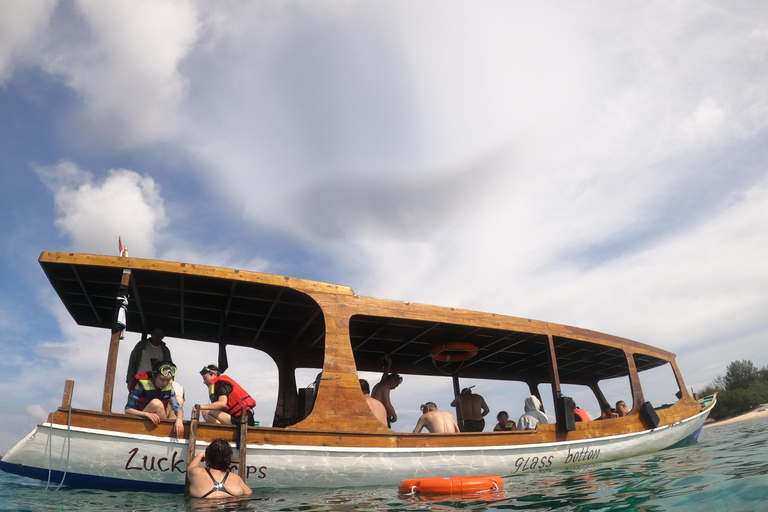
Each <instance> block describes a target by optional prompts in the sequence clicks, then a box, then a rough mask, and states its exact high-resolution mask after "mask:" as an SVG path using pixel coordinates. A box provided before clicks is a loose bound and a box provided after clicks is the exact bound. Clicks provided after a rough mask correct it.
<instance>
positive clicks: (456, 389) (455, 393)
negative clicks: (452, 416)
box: [451, 374, 464, 432]
mask: <svg viewBox="0 0 768 512" xmlns="http://www.w3.org/2000/svg"><path fill="white" fill-rule="evenodd" d="M451 377H452V378H453V396H454V399H455V400H456V423H457V424H458V425H459V427H460V428H459V430H461V431H462V432H464V416H463V415H462V414H461V406H460V405H459V399H458V396H459V393H460V391H461V390H460V389H459V376H458V375H455V374H454V375H451Z"/></svg>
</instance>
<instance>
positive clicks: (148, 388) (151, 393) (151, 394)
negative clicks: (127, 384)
mask: <svg viewBox="0 0 768 512" xmlns="http://www.w3.org/2000/svg"><path fill="white" fill-rule="evenodd" d="M152 377H153V374H152V372H143V373H138V374H136V377H135V378H136V381H137V382H138V383H139V387H140V388H141V393H140V394H139V405H138V406H137V407H136V409H138V410H140V411H143V410H144V408H145V407H146V406H147V405H149V402H151V401H152V400H153V399H154V398H157V399H158V400H160V401H161V402H163V407H167V406H168V401H169V400H170V399H171V394H172V393H173V380H171V381H170V382H169V383H168V385H167V386H166V387H164V388H163V389H157V386H155V383H154V381H153V380H152Z"/></svg>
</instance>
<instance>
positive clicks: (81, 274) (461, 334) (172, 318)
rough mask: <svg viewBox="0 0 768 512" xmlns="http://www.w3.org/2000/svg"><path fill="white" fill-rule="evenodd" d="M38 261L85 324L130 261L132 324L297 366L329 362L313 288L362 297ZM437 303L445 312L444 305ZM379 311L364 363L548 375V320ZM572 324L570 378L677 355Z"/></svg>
mask: <svg viewBox="0 0 768 512" xmlns="http://www.w3.org/2000/svg"><path fill="white" fill-rule="evenodd" d="M40 264H41V266H42V267H43V270H44V271H45V273H46V275H47V276H48V279H49V280H50V282H51V285H52V286H53V288H54V290H56V293H57V294H58V295H59V297H60V298H61V300H62V302H63V303H64V305H65V307H66V308H67V310H68V311H69V313H70V314H71V315H72V318H73V319H74V320H75V322H77V323H78V324H79V325H85V326H93V327H101V328H106V329H111V328H112V326H113V321H114V315H115V306H116V296H117V292H118V288H119V284H120V280H121V276H122V274H123V269H130V270H131V281H130V286H129V291H130V300H129V303H128V308H127V325H126V329H127V330H128V331H131V332H149V331H151V330H152V328H154V327H156V326H159V327H161V328H163V330H164V331H165V333H166V336H170V337H176V338H184V339H190V340H196V341H201V342H213V343H226V344H229V345H239V346H245V347H253V348H256V349H258V350H262V351H264V352H266V353H268V354H270V355H271V356H272V357H283V356H284V355H285V354H286V353H290V354H291V357H292V359H293V360H294V363H295V364H296V366H297V367H314V368H319V367H322V365H323V357H324V347H325V332H326V329H325V319H324V315H323V312H322V310H321V308H320V306H319V305H318V303H317V302H316V301H315V300H314V299H313V298H312V297H311V296H310V295H309V294H317V293H325V294H335V295H339V296H348V297H350V298H353V297H355V296H354V292H353V291H352V289H351V288H349V287H345V286H338V285H332V284H327V283H319V282H314V281H307V280H301V279H294V278H288V277H282V276H274V275H270V274H261V273H257V272H247V271H238V270H232V269H224V268H219V267H208V266H201V265H189V264H184V263H172V262H164V261H157V260H145V259H138V258H118V257H110V256H95V255H85V254H73V253H50V252H44V253H42V254H41V255H40ZM367 300H369V301H377V300H378V299H367ZM382 302H385V301H382ZM386 302H388V303H389V302H391V301H386ZM374 304H375V302H374ZM424 307H425V308H426V307H427V306H424ZM434 308H435V310H436V311H440V312H442V315H441V316H442V317H444V316H445V311H446V308H437V307H434ZM371 309H372V312H373V314H353V315H352V317H351V319H350V323H349V325H350V328H349V330H350V342H351V346H352V350H353V354H354V356H355V360H356V363H357V367H358V369H359V370H367V371H380V370H381V361H380V360H381V357H382V355H384V354H389V355H391V357H392V359H393V363H394V364H393V366H394V368H395V370H396V371H398V372H400V373H405V374H420V375H447V374H452V373H455V372H458V374H459V375H461V376H462V377H474V378H486V379H496V380H523V381H529V380H532V381H538V382H546V381H549V380H550V376H549V368H548V362H547V361H548V335H547V333H545V332H544V331H543V330H542V329H541V328H540V327H541V326H543V325H549V324H542V323H534V324H532V327H533V328H531V329H524V330H523V329H511V328H510V329H506V328H494V327H487V326H482V325H470V324H468V323H467V322H458V321H457V322H455V323H454V322H446V321H445V320H443V319H441V320H439V321H437V320H436V321H429V320H423V319H419V320H416V319H410V318H401V317H398V318H394V317H390V316H380V315H378V314H376V311H375V308H371ZM383 309H386V308H383ZM530 322H533V321H530ZM536 326H539V327H538V328H536ZM561 327H562V326H561ZM571 331H573V332H577V333H579V334H578V335H572V336H568V335H562V334H558V333H555V334H553V341H554V345H555V352H556V354H557V360H558V367H559V374H560V380H561V382H564V383H569V382H572V383H586V382H591V381H593V380H598V381H599V380H602V379H606V378H613V377H619V376H625V375H627V374H628V367H627V362H626V355H625V353H624V350H623V347H624V345H627V346H631V347H633V348H634V349H635V350H634V351H635V352H637V350H636V349H638V348H639V349H640V350H639V352H640V353H637V354H636V355H635V363H636V365H637V367H638V370H643V369H648V368H653V367H656V366H660V365H662V364H664V363H666V362H667V360H668V359H671V358H673V357H674V355H673V354H670V353H668V352H665V351H662V350H658V349H654V348H653V347H650V346H647V345H642V344H639V343H636V342H632V341H630V340H622V339H620V338H615V337H610V336H607V335H603V336H604V337H605V339H606V340H608V341H607V342H605V343H603V342H601V340H599V339H590V338H591V336H589V335H588V334H584V333H589V332H590V331H583V330H578V329H575V328H567V329H563V332H571ZM594 334H598V333H594ZM446 342H466V343H472V344H473V345H475V346H477V347H478V353H477V355H476V356H474V357H473V358H471V359H470V360H467V361H463V362H461V363H438V362H436V361H434V360H433V359H432V358H431V357H430V350H431V348H432V347H433V346H434V345H436V344H441V343H446Z"/></svg>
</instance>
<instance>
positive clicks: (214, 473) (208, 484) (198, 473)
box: [187, 439, 253, 498]
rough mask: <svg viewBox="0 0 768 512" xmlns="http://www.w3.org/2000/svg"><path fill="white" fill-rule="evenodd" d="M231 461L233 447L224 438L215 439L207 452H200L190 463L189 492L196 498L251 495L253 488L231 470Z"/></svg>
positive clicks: (188, 469)
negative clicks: (203, 463) (202, 465)
mask: <svg viewBox="0 0 768 512" xmlns="http://www.w3.org/2000/svg"><path fill="white" fill-rule="evenodd" d="M201 462H205V468H203V467H201V466H200V463H201ZM231 463H232V447H231V446H229V443H228V442H226V441H224V440H223V439H215V440H214V441H213V442H212V443H211V444H209V445H208V448H206V449H205V453H203V452H200V453H198V454H197V455H195V458H194V459H192V462H190V463H189V467H188V468H187V477H188V478H189V494H190V495H191V496H193V497H195V498H225V497H227V496H248V495H250V494H251V493H252V492H253V491H252V490H251V488H250V487H248V486H247V485H246V484H245V482H243V479H242V478H240V476H239V475H238V474H237V473H231V472H230V471H229V466H230V464H231ZM206 473H207V474H206Z"/></svg>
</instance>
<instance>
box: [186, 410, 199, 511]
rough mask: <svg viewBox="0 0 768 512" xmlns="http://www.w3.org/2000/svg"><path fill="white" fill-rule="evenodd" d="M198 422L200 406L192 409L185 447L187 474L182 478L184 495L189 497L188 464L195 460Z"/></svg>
mask: <svg viewBox="0 0 768 512" xmlns="http://www.w3.org/2000/svg"><path fill="white" fill-rule="evenodd" d="M199 421H200V404H195V406H194V407H193V408H192V418H191V419H190V421H189V444H188V445H187V472H186V476H185V477H184V494H185V495H186V496H189V463H190V462H192V459H194V458H195V443H197V424H198V422H199Z"/></svg>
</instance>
